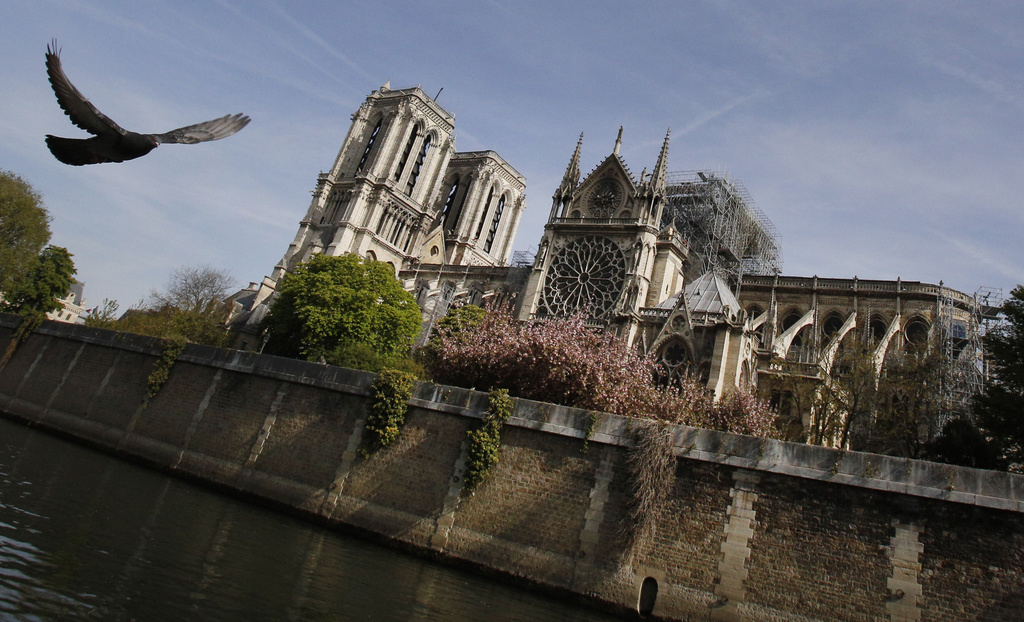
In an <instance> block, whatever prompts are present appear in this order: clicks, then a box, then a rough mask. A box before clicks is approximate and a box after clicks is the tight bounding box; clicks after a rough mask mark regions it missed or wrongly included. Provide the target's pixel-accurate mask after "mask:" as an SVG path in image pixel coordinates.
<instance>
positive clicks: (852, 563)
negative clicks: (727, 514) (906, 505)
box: [746, 476, 895, 620]
mask: <svg viewBox="0 0 1024 622" xmlns="http://www.w3.org/2000/svg"><path fill="white" fill-rule="evenodd" d="M757 490H758V493H759V494H758V499H757V502H756V503H755V505H754V510H755V512H756V515H757V523H758V524H757V529H756V530H755V532H754V535H753V537H752V538H751V542H750V548H751V557H750V560H749V566H750V574H749V576H748V578H747V583H746V592H747V593H746V602H747V603H749V604H751V605H757V606H761V607H765V608H768V609H776V610H783V611H791V612H794V613H800V614H803V615H806V616H809V617H811V618H817V619H835V620H878V619H884V618H886V609H885V602H884V598H885V597H886V596H887V595H888V585H887V579H888V577H890V576H891V574H892V570H891V568H892V564H891V562H890V561H889V556H888V546H889V544H890V541H891V539H892V537H893V535H894V531H893V527H892V525H891V521H890V516H891V515H890V513H889V512H888V507H889V506H890V505H891V503H892V501H893V499H889V498H888V497H895V495H884V494H883V495H876V494H869V493H865V492H864V491H860V490H857V489H856V488H853V487H847V486H829V485H827V484H823V483H819V482H812V481H803V482H794V481H792V480H791V479H789V478H780V477H777V476H768V477H763V478H762V480H761V482H760V483H759V484H758V485H757Z"/></svg>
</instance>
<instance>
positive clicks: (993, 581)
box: [915, 502, 1024, 620]
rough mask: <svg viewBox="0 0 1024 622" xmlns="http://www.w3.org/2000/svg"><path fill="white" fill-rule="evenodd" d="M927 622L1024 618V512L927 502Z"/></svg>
mask: <svg viewBox="0 0 1024 622" xmlns="http://www.w3.org/2000/svg"><path fill="white" fill-rule="evenodd" d="M915 505H918V507H917V508H916V510H917V512H918V513H919V515H920V523H921V525H922V527H923V528H922V531H921V534H920V535H919V536H918V541H919V542H920V543H921V545H922V548H923V552H922V555H921V566H922V568H921V577H920V581H921V584H922V592H923V594H922V598H921V600H922V606H921V610H922V613H921V619H922V620H963V619H969V618H972V617H976V619H981V620H1020V619H1022V618H1024V520H1022V518H1024V517H1022V516H1021V515H1020V514H1018V513H1011V512H993V511H982V510H978V509H976V508H970V507H962V506H958V505H953V504H940V503H935V502H925V503H921V504H915Z"/></svg>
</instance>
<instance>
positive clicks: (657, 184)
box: [651, 128, 672, 191]
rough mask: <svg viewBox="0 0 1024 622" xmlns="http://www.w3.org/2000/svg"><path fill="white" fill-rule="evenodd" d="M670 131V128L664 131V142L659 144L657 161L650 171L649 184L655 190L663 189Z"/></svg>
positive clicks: (666, 169)
mask: <svg viewBox="0 0 1024 622" xmlns="http://www.w3.org/2000/svg"><path fill="white" fill-rule="evenodd" d="M671 133H672V128H669V130H668V131H667V132H665V142H664V143H662V145H661V153H660V154H658V163H657V164H655V165H654V171H653V172H652V173H651V186H653V187H654V189H655V191H659V190H660V191H664V190H665V174H666V173H667V171H668V137H669V135H670V134H671Z"/></svg>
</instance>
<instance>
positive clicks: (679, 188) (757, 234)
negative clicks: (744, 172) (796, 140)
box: [661, 171, 782, 287]
mask: <svg viewBox="0 0 1024 622" xmlns="http://www.w3.org/2000/svg"><path fill="white" fill-rule="evenodd" d="M666 190H667V192H666V195H667V200H666V206H665V211H664V213H663V216H662V222H661V225H662V227H666V226H670V225H671V226H674V227H675V228H676V230H677V231H678V232H679V234H680V235H681V236H682V237H683V238H684V239H685V240H686V241H687V243H688V244H689V248H690V258H691V261H690V262H689V265H690V266H691V267H690V268H689V269H688V270H687V274H686V280H687V281H692V280H693V279H696V278H697V277H699V276H701V275H703V274H706V273H708V272H714V273H716V274H718V275H719V276H722V277H723V278H725V279H727V280H728V281H729V283H730V284H731V285H733V287H736V286H737V285H738V284H739V282H740V281H741V279H742V277H743V275H745V274H753V275H773V274H779V273H780V272H781V271H782V249H781V247H780V245H779V239H778V238H779V235H778V232H777V231H776V229H775V225H774V224H772V222H771V220H769V219H768V217H767V216H766V215H765V214H764V212H762V211H761V210H760V209H758V208H757V207H755V206H754V201H753V199H751V198H750V195H749V193H748V192H747V190H746V188H744V187H743V184H741V183H740V182H738V181H735V180H731V179H729V177H728V175H727V174H725V173H714V172H709V171H693V172H688V171H684V172H677V173H669V174H668V177H667V183H666Z"/></svg>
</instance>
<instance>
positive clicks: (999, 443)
mask: <svg viewBox="0 0 1024 622" xmlns="http://www.w3.org/2000/svg"><path fill="white" fill-rule="evenodd" d="M1002 314H1003V318H1002V321H1001V322H1000V324H999V325H998V326H996V327H995V328H994V329H992V330H990V331H989V332H988V334H987V335H985V349H986V352H987V355H988V361H989V371H990V380H989V382H988V383H987V384H986V385H985V391H984V393H982V394H981V395H979V396H977V397H976V398H975V401H974V414H975V417H976V418H977V423H978V427H979V428H980V429H981V431H982V432H983V433H984V434H985V435H986V436H987V437H988V438H989V439H991V440H992V442H994V443H995V445H996V447H997V449H998V451H999V455H1000V458H1001V459H1002V460H1004V461H1005V462H1006V463H1007V465H1008V467H1009V469H1010V470H1011V471H1024V286H1022V285H1018V286H1017V287H1015V288H1013V291H1012V292H1011V293H1010V297H1009V298H1008V299H1007V300H1006V301H1005V302H1004V303H1003V308H1002Z"/></svg>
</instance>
